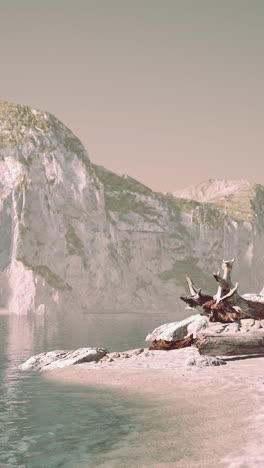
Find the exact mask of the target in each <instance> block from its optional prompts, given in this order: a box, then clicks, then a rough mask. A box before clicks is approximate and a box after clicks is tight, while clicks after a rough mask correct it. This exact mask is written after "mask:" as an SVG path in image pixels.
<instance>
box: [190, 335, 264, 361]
mask: <svg viewBox="0 0 264 468" xmlns="http://www.w3.org/2000/svg"><path fill="white" fill-rule="evenodd" d="M194 344H195V346H196V347H197V348H198V350H199V352H200V354H208V355H210V356H239V355H243V354H262V353H263V354H264V335H263V334H260V333H258V332H256V333H254V334H253V333H250V335H249V334H248V333H246V334H243V333H237V334H236V335H234V334H232V335H231V334H230V335H228V334H224V335H223V334H220V335H213V334H211V335H209V334H206V333H199V335H198V336H197V338H196V339H195V340H194Z"/></svg>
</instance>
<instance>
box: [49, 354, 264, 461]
mask: <svg viewBox="0 0 264 468" xmlns="http://www.w3.org/2000/svg"><path fill="white" fill-rule="evenodd" d="M191 353H192V350H191V349H190V348H186V349H182V350H174V351H168V352H166V351H151V352H150V351H147V350H145V351H144V352H143V353H142V354H140V355H135V356H132V357H130V358H128V359H120V358H119V359H114V360H113V361H112V362H106V361H103V362H99V363H85V364H79V365H76V366H72V367H68V368H64V369H56V370H53V371H47V372H45V373H44V377H45V378H47V379H51V380H52V381H56V382H60V383H71V384H72V383H76V384H78V385H85V386H96V387H100V388H104V389H109V390H111V391H113V390H114V391H118V392H120V394H121V395H122V394H123V395H125V396H126V398H131V399H133V398H137V399H138V401H141V404H142V408H143V409H142V421H143V423H144V424H145V425H146V427H148V430H147V431H146V432H144V433H141V434H131V436H130V437H128V440H127V441H126V442H124V443H123V444H122V443H120V446H116V447H114V448H112V449H111V450H110V451H109V452H108V453H107V454H105V456H104V457H103V458H102V456H101V457H100V458H98V460H97V463H96V466H105V467H125V468H130V467H131V468H132V466H133V468H134V467H139V468H141V467H142V468H143V467H150V466H151V467H166V466H168V467H179V468H181V467H182V468H187V467H188V468H190V467H200V468H206V467H208V468H209V467H217V466H219V467H230V468H238V467H240V468H242V467H243V468H247V467H249V468H252V467H263V466H264V356H253V357H252V356H248V357H246V356H242V357H241V356H240V357H237V358H235V357H234V358H233V357H232V358H231V357H228V358H226V365H223V366H217V367H204V368H198V367H193V366H188V367H186V366H185V362H186V359H187V358H188V357H189V356H190V355H191ZM144 402H145V403H146V404H145V405H144ZM127 460H130V461H129V462H128V461H127ZM131 460H133V463H132V464H131ZM127 463H128V464H127ZM79 466H84V465H82V464H79V465H78V467H79Z"/></svg>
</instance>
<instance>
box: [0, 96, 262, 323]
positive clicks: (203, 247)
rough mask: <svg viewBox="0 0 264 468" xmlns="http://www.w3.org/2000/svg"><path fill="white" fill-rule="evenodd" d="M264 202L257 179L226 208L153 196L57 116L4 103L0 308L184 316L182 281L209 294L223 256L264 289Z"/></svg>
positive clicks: (0, 114)
mask: <svg viewBox="0 0 264 468" xmlns="http://www.w3.org/2000/svg"><path fill="white" fill-rule="evenodd" d="M239 194H240V195H239ZM241 194H242V196H241ZM263 201H264V187H262V186H259V185H256V186H254V187H253V189H252V187H251V184H249V185H245V186H244V188H242V189H241V190H240V191H239V193H236V194H234V195H232V197H230V200H225V201H224V205H223V203H222V202H221V200H217V202H215V203H208V202H201V201H195V200H190V199H184V198H181V197H175V196H173V195H172V194H166V195H163V194H161V193H159V192H154V191H153V190H152V189H151V188H149V187H147V186H146V185H144V184H142V183H141V182H138V181H137V180H135V179H133V178H132V177H129V176H119V175H117V174H115V173H114V172H112V171H109V170H108V169H106V168H103V167H102V166H98V165H96V164H94V163H93V162H91V160H90V158H89V157H88V154H87V151H86V150H85V148H84V146H83V145H82V143H81V142H80V141H79V140H78V138H76V137H75V136H74V134H73V133H72V132H71V130H70V129H68V128H67V127H65V126H64V125H63V123H62V122H60V121H59V120H58V119H56V118H55V117H54V116H52V115H51V114H49V113H47V112H42V111H39V110H35V109H32V108H30V107H27V106H16V105H15V104H9V103H6V102H4V103H3V101H1V102H0V290H1V304H0V306H1V308H2V310H6V311H7V312H8V313H16V314H28V313H35V314H40V315H41V314H46V313H47V314H56V313H58V314H77V315H78V314H82V313H86V312H87V311H89V310H96V311H103V310H119V311H120V310H123V311H125V310H130V311H141V310H150V311H151V310H159V311H166V310H175V311H176V312H175V313H176V315H177V314H178V316H179V318H181V317H183V316H184V314H185V312H184V309H183V306H182V305H181V303H180V300H179V299H178V298H179V296H180V295H181V294H182V292H183V289H184V283H185V274H186V273H190V274H191V275H192V277H193V279H194V281H195V282H197V283H198V285H199V286H201V287H206V288H207V287H209V288H211V290H214V289H215V284H214V280H213V279H212V280H211V281H210V280H209V282H208V277H210V275H211V274H212V272H213V271H214V270H217V269H218V265H219V262H221V259H222V258H223V256H225V257H228V256H230V257H234V256H235V257H237V266H236V273H237V275H238V280H239V282H240V284H241V287H242V288H245V287H246V290H244V291H243V292H249V291H250V289H251V288H254V289H253V291H254V290H255V291H258V290H260V289H261V288H262V286H263V285H262V278H261V272H262V271H263V267H264V264H263V263H264V262H263V260H262V255H261V252H262V245H263V240H264V225H263V210H264V208H263V206H264V203H263ZM253 264H254V269H251V266H252V265H253Z"/></svg>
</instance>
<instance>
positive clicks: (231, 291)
mask: <svg viewBox="0 0 264 468" xmlns="http://www.w3.org/2000/svg"><path fill="white" fill-rule="evenodd" d="M237 288H238V283H236V285H235V287H234V288H232V289H230V291H229V292H228V293H227V294H225V295H224V296H222V297H220V298H219V299H217V300H216V304H219V303H220V302H223V301H224V300H225V299H228V298H229V297H232V296H233V295H234V294H235V292H236V291H237Z"/></svg>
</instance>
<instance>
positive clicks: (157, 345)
mask: <svg viewBox="0 0 264 468" xmlns="http://www.w3.org/2000/svg"><path fill="white" fill-rule="evenodd" d="M193 343H194V338H193V335H190V336H187V338H184V339H183V340H177V341H176V340H173V341H166V340H154V341H153V342H152V343H151V345H150V347H149V349H150V350H155V349H161V350H164V351H169V350H171V349H181V348H187V347H188V346H191V345H192V344H193Z"/></svg>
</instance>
